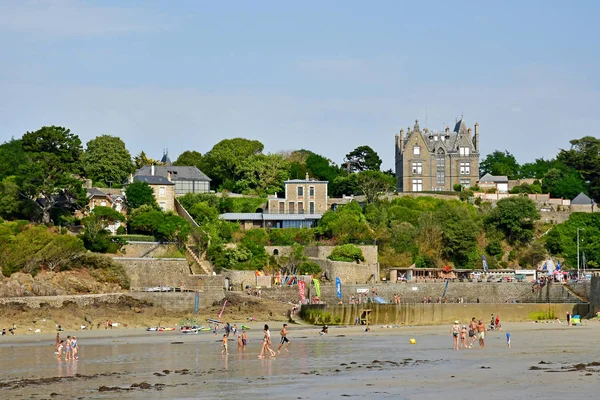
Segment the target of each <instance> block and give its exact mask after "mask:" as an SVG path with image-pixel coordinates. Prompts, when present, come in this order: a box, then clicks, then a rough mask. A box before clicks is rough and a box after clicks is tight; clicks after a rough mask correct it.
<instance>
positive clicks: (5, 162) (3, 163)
mask: <svg viewBox="0 0 600 400" xmlns="http://www.w3.org/2000/svg"><path fill="white" fill-rule="evenodd" d="M24 163H25V152H24V151H23V141H22V140H21V139H14V138H13V139H11V140H10V141H8V142H5V143H3V144H1V145H0V181H1V180H3V179H4V178H6V177H8V176H12V175H15V173H16V171H17V167H18V166H19V165H22V164H24Z"/></svg>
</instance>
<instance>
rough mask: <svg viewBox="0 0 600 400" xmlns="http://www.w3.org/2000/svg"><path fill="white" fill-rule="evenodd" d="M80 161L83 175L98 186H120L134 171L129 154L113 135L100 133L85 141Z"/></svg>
mask: <svg viewBox="0 0 600 400" xmlns="http://www.w3.org/2000/svg"><path fill="white" fill-rule="evenodd" d="M81 162H82V163H83V169H84V171H85V176H86V177H87V178H88V179H91V180H92V181H93V182H94V184H95V185H98V186H100V187H106V186H111V187H120V186H121V185H122V184H123V183H124V182H125V181H126V180H127V177H128V176H129V174H130V173H132V172H134V165H133V161H132V160H131V154H129V151H128V150H127V148H126V147H125V143H124V142H123V141H122V140H121V139H120V138H118V137H115V136H109V135H102V136H98V137H96V138H94V139H92V140H90V141H89V142H87V145H86V149H85V152H84V153H83V154H82V156H81Z"/></svg>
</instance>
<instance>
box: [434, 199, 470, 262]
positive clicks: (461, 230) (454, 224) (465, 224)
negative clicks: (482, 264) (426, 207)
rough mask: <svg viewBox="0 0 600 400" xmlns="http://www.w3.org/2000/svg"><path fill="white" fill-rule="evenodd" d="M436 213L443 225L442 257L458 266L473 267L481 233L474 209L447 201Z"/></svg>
mask: <svg viewBox="0 0 600 400" xmlns="http://www.w3.org/2000/svg"><path fill="white" fill-rule="evenodd" d="M469 210H471V211H472V212H469ZM435 214H436V217H437V219H438V221H439V224H440V225H441V227H442V242H443V250H442V257H444V258H445V259H446V260H451V261H453V262H454V264H455V265H457V266H460V267H463V268H464V267H470V268H473V267H474V262H475V260H476V259H477V257H476V256H477V236H478V233H479V227H478V226H477V222H476V214H475V213H474V210H472V209H470V208H469V207H467V206H466V205H464V204H460V203H455V202H445V203H443V205H442V206H441V207H440V208H439V209H438V210H437V211H436V213H435Z"/></svg>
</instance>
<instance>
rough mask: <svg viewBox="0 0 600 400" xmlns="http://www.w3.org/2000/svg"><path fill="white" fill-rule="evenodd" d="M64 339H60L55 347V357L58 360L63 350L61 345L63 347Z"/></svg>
mask: <svg viewBox="0 0 600 400" xmlns="http://www.w3.org/2000/svg"><path fill="white" fill-rule="evenodd" d="M64 343H65V342H64V340H61V341H60V342H59V343H58V346H57V347H56V359H57V360H58V361H60V359H61V357H62V352H63V347H64Z"/></svg>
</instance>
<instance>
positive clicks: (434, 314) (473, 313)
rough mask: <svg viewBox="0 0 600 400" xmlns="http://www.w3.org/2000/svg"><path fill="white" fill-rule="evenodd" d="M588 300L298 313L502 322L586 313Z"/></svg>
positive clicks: (339, 318)
mask: <svg viewBox="0 0 600 400" xmlns="http://www.w3.org/2000/svg"><path fill="white" fill-rule="evenodd" d="M588 309H589V305H588V304H565V303H563V304H399V305H394V304H369V305H366V304H363V305H307V306H302V309H301V313H300V315H301V317H303V318H304V319H305V320H307V321H308V322H311V323H315V324H323V323H327V324H342V325H352V324H354V320H355V318H356V317H357V316H358V317H361V315H362V313H363V311H364V310H370V314H369V319H368V321H369V323H370V324H373V325H380V324H402V325H439V324H448V325H450V324H452V322H453V321H454V320H458V321H459V322H460V323H461V324H466V323H468V322H469V321H471V318H472V317H475V318H478V319H481V320H482V321H484V322H485V323H486V325H487V323H488V321H489V318H490V315H491V314H494V315H497V316H499V317H500V320H501V321H502V322H516V321H528V320H532V319H538V318H539V317H541V318H542V319H554V318H557V317H558V318H562V316H563V315H566V313H567V312H571V313H572V314H573V315H576V314H579V315H587V313H588Z"/></svg>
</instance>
